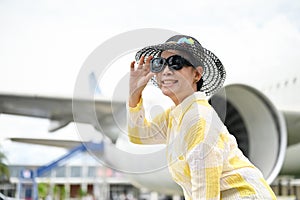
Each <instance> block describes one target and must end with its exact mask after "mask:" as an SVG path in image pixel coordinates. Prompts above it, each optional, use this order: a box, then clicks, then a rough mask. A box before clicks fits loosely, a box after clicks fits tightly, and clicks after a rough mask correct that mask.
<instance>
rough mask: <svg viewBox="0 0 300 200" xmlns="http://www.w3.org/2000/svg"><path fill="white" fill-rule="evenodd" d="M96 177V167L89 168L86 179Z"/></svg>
mask: <svg viewBox="0 0 300 200" xmlns="http://www.w3.org/2000/svg"><path fill="white" fill-rule="evenodd" d="M95 176H96V167H89V168H88V177H95Z"/></svg>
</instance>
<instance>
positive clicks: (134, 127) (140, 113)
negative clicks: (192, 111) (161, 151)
mask: <svg viewBox="0 0 300 200" xmlns="http://www.w3.org/2000/svg"><path fill="white" fill-rule="evenodd" d="M168 113H169V110H167V111H165V112H163V113H161V114H159V115H157V116H156V117H155V118H154V119H153V120H152V121H148V120H147V119H146V117H145V110H144V107H143V99H142V98H141V100H140V102H139V103H138V104H137V106H136V107H134V108H132V107H128V116H127V124H128V136H129V139H130V141H131V142H132V143H135V144H165V143H166V140H167V136H166V132H167V127H168Z"/></svg>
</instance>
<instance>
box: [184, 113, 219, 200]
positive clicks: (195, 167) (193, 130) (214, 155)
mask: <svg viewBox="0 0 300 200" xmlns="http://www.w3.org/2000/svg"><path fill="white" fill-rule="evenodd" d="M207 111H208V112H206V113H205V114H204V116H195V117H194V118H192V119H189V123H187V125H186V126H187V132H186V133H185V136H184V143H185V146H186V159H187V163H188V166H189V169H190V175H191V185H192V199H209V200H215V199H220V179H221V175H222V170H223V159H224V158H223V153H222V148H219V145H218V143H219V141H220V140H222V137H221V133H220V126H222V124H220V123H219V122H218V121H215V120H214V119H215V116H214V113H213V112H211V111H210V109H208V110H207ZM202 113H203V112H202ZM220 146H221V145H220Z"/></svg>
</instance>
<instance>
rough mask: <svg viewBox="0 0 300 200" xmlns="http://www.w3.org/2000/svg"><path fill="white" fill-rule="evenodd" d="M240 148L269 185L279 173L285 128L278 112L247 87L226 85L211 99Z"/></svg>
mask: <svg viewBox="0 0 300 200" xmlns="http://www.w3.org/2000/svg"><path fill="white" fill-rule="evenodd" d="M210 103H211V105H212V106H213V107H214V108H215V110H216V111H217V113H218V114H219V116H220V118H221V119H222V120H223V122H224V123H225V125H226V126H227V128H228V130H229V132H230V133H231V134H233V135H234V136H235V137H236V139H237V142H238V146H239V148H240V149H241V150H242V151H243V153H244V155H246V156H247V157H248V158H249V159H250V160H251V162H253V163H254V164H255V165H256V166H257V167H258V168H259V169H260V170H261V171H262V173H263V174H264V176H265V178H266V179H267V182H268V183H271V182H272V181H273V180H274V179H275V178H276V177H277V175H278V174H279V172H280V170H281V168H282V165H283V162H284V157H285V152H286V148H287V128H286V123H285V120H284V117H283V115H282V113H281V112H279V111H277V109H276V108H275V107H274V106H273V105H272V103H271V102H270V101H269V100H268V98H267V97H265V96H264V95H263V94H262V93H261V92H259V91H258V90H256V89H255V88H252V87H250V86H246V85H241V84H233V85H228V86H226V87H225V88H223V89H222V90H220V91H219V92H218V93H217V94H215V95H213V96H212V97H211V99H210Z"/></svg>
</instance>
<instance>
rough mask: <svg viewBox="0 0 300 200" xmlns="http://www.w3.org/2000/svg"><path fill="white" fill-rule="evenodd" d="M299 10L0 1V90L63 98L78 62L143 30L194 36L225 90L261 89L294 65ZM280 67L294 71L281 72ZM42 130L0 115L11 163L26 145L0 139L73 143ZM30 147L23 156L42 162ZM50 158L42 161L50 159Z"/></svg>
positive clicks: (267, 1)
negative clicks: (213, 59)
mask: <svg viewBox="0 0 300 200" xmlns="http://www.w3.org/2000/svg"><path fill="white" fill-rule="evenodd" d="M299 10H300V1H298V0H264V1H261V0H243V1H241V0H232V1H224V0H197V1H196V0H185V1H179V0H172V1H160V0H152V1H145V2H143V1H141V0H131V1H121V0H111V1H102V0H100V1H96V0H86V1H80V0H72V1H71V0H65V1H59V0H41V1H39V0H27V1H16V0H0V27H1V29H0V30H1V31H0V92H1V93H19V94H20V93H21V94H33V95H47V96H69V97H70V96H72V95H73V92H74V85H75V83H76V80H77V78H78V76H79V72H80V70H81V69H82V66H83V63H84V62H85V61H86V59H87V58H88V57H89V55H90V54H91V53H92V52H93V51H94V50H95V49H96V48H97V47H98V46H99V45H101V44H103V43H104V42H105V41H107V40H109V39H111V38H112V37H114V36H116V35H118V34H121V33H125V32H128V31H132V30H135V29H144V28H157V29H167V30H172V31H176V32H179V33H182V34H187V35H191V36H194V37H195V38H197V39H198V40H199V41H200V43H201V44H202V45H203V46H204V47H206V48H207V49H209V50H211V51H213V52H214V53H215V54H216V55H217V56H218V57H219V58H220V59H221V61H222V63H223V64H224V66H225V68H226V70H227V80H226V82H225V84H230V83H236V82H237V83H249V84H254V85H256V86H257V87H264V84H266V80H267V78H269V76H270V72H271V75H272V78H274V79H280V80H281V79H282V80H284V79H285V78H286V76H287V74H288V73H289V72H291V71H293V67H295V68H296V67H298V66H299V64H300V56H299V49H300V12H299ZM140 37H143V36H142V35H141V36H140ZM145 40H147V38H146V37H145ZM133 55H134V54H128V55H125V56H123V57H120V60H119V61H115V63H114V64H113V65H112V66H111V68H112V69H115V70H113V71H112V74H110V75H108V77H109V78H106V79H105V80H101V81H102V82H101V91H102V92H103V93H104V95H107V96H110V95H111V94H112V91H114V88H113V87H114V86H115V85H116V81H112V78H110V77H111V76H112V77H113V78H114V79H118V78H121V77H122V76H124V74H125V73H127V72H128V71H127V70H128V69H129V63H130V62H131V61H132V60H133V59H134V58H133ZM286 65H289V66H293V67H290V68H288V69H286V70H284V69H285V67H284V66H286ZM245 77H247V78H245ZM48 125H49V122H48V120H41V121H37V120H33V119H28V118H21V117H18V118H16V117H12V116H6V115H3V114H2V115H0V138H2V142H1V140H0V142H1V143H2V149H4V151H5V152H7V154H8V155H9V161H10V163H23V162H25V159H24V156H22V155H19V153H18V151H22V150H21V149H23V148H28V145H26V144H15V143H12V142H10V141H7V140H4V138H7V137H12V136H14V137H24V136H26V137H58V138H76V137H77V136H76V133H74V127H72V125H70V126H68V127H67V128H66V129H65V130H61V132H63V133H54V135H55V136H53V134H52V135H50V136H49V133H48V132H47V127H48ZM36 148H41V147H33V146H30V148H28V149H30V150H28V151H27V152H28V154H29V155H32V156H35V157H38V158H39V159H40V162H41V163H42V162H46V160H43V159H45V158H42V157H43V156H41V155H40V154H39V153H38V152H37V151H36ZM57 151H60V152H61V153H64V151H63V150H57ZM51 152H54V153H53V154H54V155H51V156H49V157H48V158H49V159H51V158H53V157H55V156H56V155H57V154H56V153H55V151H51Z"/></svg>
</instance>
